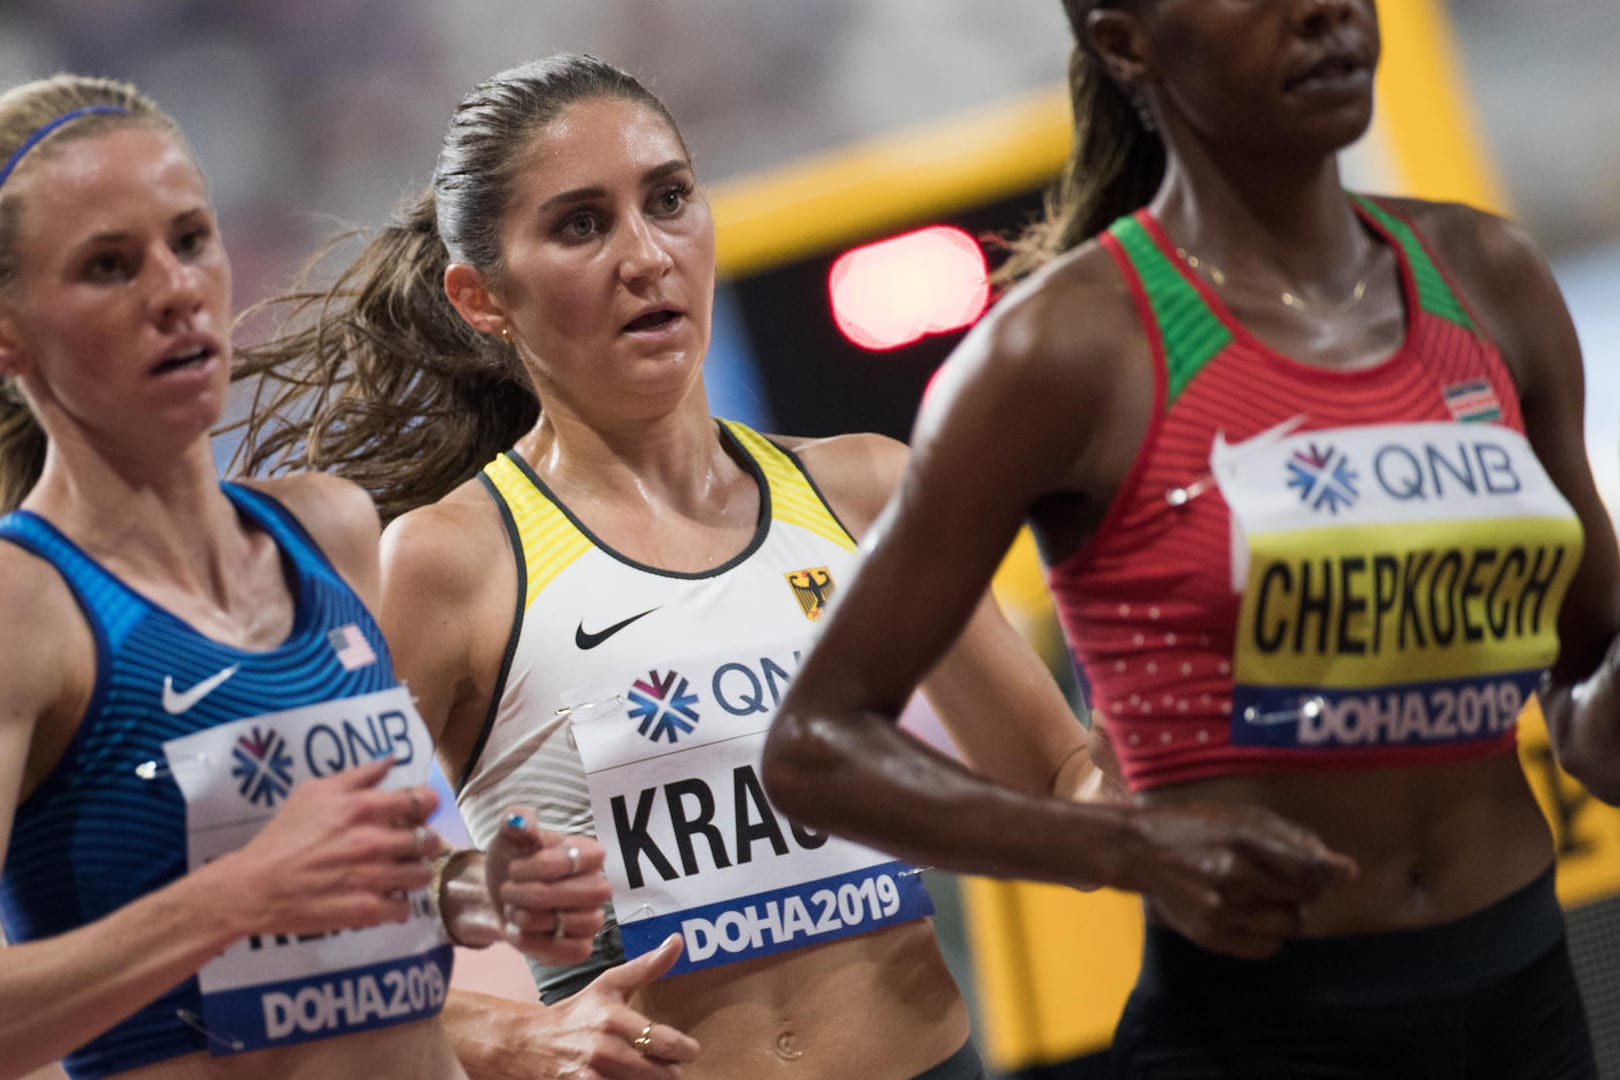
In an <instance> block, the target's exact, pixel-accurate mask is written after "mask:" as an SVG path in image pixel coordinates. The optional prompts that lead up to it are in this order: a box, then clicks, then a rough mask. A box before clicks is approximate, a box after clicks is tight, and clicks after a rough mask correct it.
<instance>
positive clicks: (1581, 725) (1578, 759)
mask: <svg viewBox="0 0 1620 1080" xmlns="http://www.w3.org/2000/svg"><path fill="white" fill-rule="evenodd" d="M1542 715H1543V717H1544V718H1545V720H1546V724H1547V741H1548V743H1549V745H1550V746H1551V749H1552V753H1553V759H1554V760H1555V761H1556V762H1557V763H1558V766H1559V768H1561V769H1563V770H1564V772H1566V773H1568V774H1569V775H1570V776H1571V777H1573V778H1574V779H1575V780H1576V781H1578V782H1579V783H1580V785H1581V786H1582V787H1584V788H1585V789H1586V790H1587V792H1588V793H1589V794H1591V796H1592V797H1593V798H1595V799H1598V800H1600V801H1602V802H1605V803H1608V804H1609V805H1610V806H1620V739H1617V738H1616V732H1615V731H1614V729H1613V726H1612V725H1608V724H1599V723H1597V721H1596V718H1595V717H1594V716H1593V715H1592V714H1591V711H1590V710H1586V711H1585V715H1582V714H1581V712H1580V711H1578V710H1576V709H1575V708H1574V707H1573V703H1572V702H1571V701H1570V700H1569V698H1568V697H1567V696H1563V697H1560V696H1554V695H1548V698H1547V700H1545V701H1544V702H1543V712H1542Z"/></svg>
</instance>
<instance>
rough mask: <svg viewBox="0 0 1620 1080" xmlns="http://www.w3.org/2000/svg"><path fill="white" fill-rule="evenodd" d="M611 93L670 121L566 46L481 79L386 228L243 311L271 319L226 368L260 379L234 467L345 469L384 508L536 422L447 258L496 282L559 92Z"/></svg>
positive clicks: (642, 91)
mask: <svg viewBox="0 0 1620 1080" xmlns="http://www.w3.org/2000/svg"><path fill="white" fill-rule="evenodd" d="M599 98H620V99H624V100H629V101H633V102H636V103H638V104H642V105H645V106H647V107H649V108H651V109H653V110H655V111H656V112H657V113H658V114H659V115H660V116H662V117H663V118H664V119H665V120H666V121H667V122H668V123H669V127H670V130H671V131H674V132H676V135H677V138H678V137H679V129H678V128H677V127H676V125H675V121H674V118H673V117H671V116H670V114H669V111H668V110H667V109H665V108H664V106H663V104H662V103H661V102H660V101H659V100H658V99H657V98H656V97H654V96H653V95H652V94H651V93H650V92H649V91H648V90H647V89H646V88H645V87H643V86H642V85H641V83H639V82H637V81H636V80H635V79H634V78H633V77H632V76H630V75H628V74H626V73H625V72H623V71H621V70H619V69H618V68H616V67H614V66H612V65H611V64H608V63H605V62H604V61H601V60H598V59H596V58H595V57H590V56H581V55H573V54H565V55H559V56H552V57H548V58H546V59H544V60H539V61H534V62H531V63H527V64H523V65H520V66H518V67H514V68H511V69H509V70H507V71H503V72H501V73H500V74H498V75H495V76H494V77H492V78H490V79H488V80H486V81H484V82H483V83H480V84H479V85H478V86H477V87H475V88H474V89H473V90H472V92H471V93H469V94H468V95H467V97H466V98H465V99H463V101H462V102H461V104H460V105H459V106H458V107H457V109H456V111H455V114H454V115H453V116H452V117H451V120H450V125H449V127H448V129H447V130H446V132H445V135H444V140H443V144H442V146H441V148H440V151H439V159H438V163H437V165H436V167H435V168H434V171H433V180H432V183H431V185H430V186H429V188H428V190H427V191H425V192H423V193H422V194H421V195H419V196H417V197H416V198H415V199H413V200H411V201H410V202H409V203H408V204H407V205H406V206H404V207H403V208H402V209H401V210H400V211H399V212H397V213H396V215H395V220H394V221H393V222H392V223H391V224H390V225H388V226H387V227H386V228H384V229H382V230H380V231H377V232H375V233H372V234H368V233H365V232H363V231H360V230H356V231H353V232H350V233H348V234H345V235H344V236H341V237H339V238H338V239H337V240H336V241H334V242H333V244H332V245H329V246H328V247H327V248H326V249H325V250H324V251H323V252H322V253H321V254H319V255H317V256H316V258H315V260H314V261H312V263H311V264H310V266H309V267H307V268H306V270H305V272H304V275H303V277H302V281H301V284H300V285H299V286H298V287H297V288H295V289H294V290H293V291H292V292H289V293H287V294H285V295H283V296H279V297H276V298H273V299H271V300H268V301H265V302H264V303H262V304H259V305H256V306H255V307H254V308H252V309H250V310H249V311H248V312H247V313H246V315H245V316H244V318H255V317H258V316H261V315H263V314H265V313H267V312H273V313H277V314H279V315H280V316H281V325H280V327H279V329H278V330H277V332H276V333H275V335H274V336H273V337H272V338H271V339H270V340H268V341H266V342H264V343H262V344H259V345H254V346H251V347H246V348H243V349H241V350H239V352H238V363H237V367H236V371H235V377H236V378H237V379H249V378H257V379H259V380H260V381H259V384H258V387H257V389H256V391H255V394H254V399H253V407H252V410H251V412H250V414H249V416H248V418H247V419H246V420H244V421H242V422H240V424H239V425H238V426H241V427H244V428H245V429H246V430H245V434H244V438H243V442H242V445H241V447H240V448H239V450H238V452H237V456H236V460H235V464H237V465H239V466H241V467H242V468H243V469H244V470H245V471H247V472H250V473H260V472H275V471H281V470H284V469H291V468H307V469H320V470H326V471H330V472H335V473H338V474H340V475H342V476H346V477H348V478H350V479H352V480H354V481H356V482H357V483H359V484H360V485H361V486H363V487H365V488H366V489H367V490H369V491H370V492H371V494H372V496H373V498H375V499H376V501H377V507H378V510H379V512H380V513H381V514H382V517H383V519H384V520H385V521H387V520H391V519H393V518H395V517H397V516H399V515H400V514H402V513H404V512H406V511H407V510H411V509H414V508H415V507H418V506H422V505H425V504H427V503H431V502H435V501H437V500H438V499H440V498H442V497H443V496H445V495H446V494H448V493H449V492H450V491H451V490H452V489H454V488H455V487H457V486H458V485H460V484H462V483H464V482H465V481H467V480H468V479H470V478H471V477H472V476H473V475H474V474H476V473H477V471H478V470H479V469H480V468H481V467H482V466H483V465H484V464H485V463H486V462H487V461H489V460H490V459H491V458H492V457H494V456H495V455H496V454H498V453H499V452H501V451H502V450H505V449H507V448H508V447H510V446H511V445H512V444H513V443H514V442H515V441H517V439H518V438H519V437H520V436H521V435H523V434H524V433H525V432H526V431H528V430H529V429H530V428H531V427H533V426H534V423H535V421H536V420H537V419H538V417H539V408H540V403H539V401H538V400H537V398H536V397H535V393H534V389H533V387H532V385H531V384H530V381H529V378H528V375H527V373H526V372H525V371H524V369H523V366H522V363H521V362H520V360H519V358H518V356H517V353H516V351H515V350H514V349H513V348H512V347H511V346H510V345H509V344H507V343H506V342H504V341H502V340H500V339H497V338H493V337H491V336H489V335H485V334H481V333H479V332H477V331H475V330H473V328H472V327H470V326H468V325H467V323H466V322H465V321H464V320H463V319H462V318H461V316H460V315H459V314H458V313H457V312H456V310H455V308H454V307H453V306H452V305H451V303H450V301H449V298H448V297H447V296H446V295H445V291H444V273H445V270H446V268H447V267H448V266H449V265H450V263H451V262H452V261H454V262H461V263H466V264H468V265H470V266H472V267H474V268H476V269H477V270H479V271H480V272H481V273H483V274H484V276H485V277H486V279H487V280H489V281H490V282H491V283H498V282H499V281H500V279H501V275H502V272H503V269H504V265H503V257H502V256H503V252H502V248H501V227H502V222H503V221H504V219H505V216H506V212H507V210H508V208H509V207H510V205H511V202H512V198H513V195H512V192H513V188H514V186H515V183H516V180H517V178H518V176H519V175H520V174H521V173H522V172H523V171H524V170H526V169H529V168H535V167H537V166H536V165H535V163H534V162H533V161H532V160H531V158H530V156H529V154H528V149H529V147H530V145H531V143H532V141H533V139H534V137H535V135H536V134H538V133H539V132H540V130H541V129H543V128H544V127H545V126H546V125H548V124H549V123H551V122H552V121H553V120H555V119H556V118H557V116H558V115H559V114H560V113H561V112H562V111H563V110H564V109H566V108H567V107H569V106H570V105H573V104H576V103H579V102H584V101H590V100H596V99H599ZM368 237H369V240H368V242H367V243H366V244H365V246H364V248H363V249H362V250H361V252H360V254H359V255H358V256H357V257H356V258H355V259H354V261H353V262H352V263H350V264H349V265H348V267H347V268H346V269H344V270H343V271H342V272H341V273H340V274H339V275H338V277H337V279H336V281H335V282H334V283H333V284H332V285H330V286H328V287H324V288H317V287H313V286H311V285H309V284H308V283H309V282H310V281H311V279H312V278H313V277H314V275H315V273H316V271H317V270H318V268H319V267H320V266H321V265H322V264H323V263H324V262H325V260H326V259H327V258H328V257H329V256H330V255H331V254H332V252H333V251H334V250H335V249H336V248H337V247H339V246H341V245H343V244H345V243H346V242H348V241H352V240H353V239H355V238H361V239H367V238H368Z"/></svg>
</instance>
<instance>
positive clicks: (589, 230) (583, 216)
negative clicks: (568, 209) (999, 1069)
mask: <svg viewBox="0 0 1620 1080" xmlns="http://www.w3.org/2000/svg"><path fill="white" fill-rule="evenodd" d="M600 231H601V220H600V219H599V218H598V217H597V216H596V215H595V214H593V213H586V212H584V211H580V212H578V213H573V214H569V215H568V216H567V217H565V218H563V219H562V220H561V221H559V222H557V229H556V233H557V235H558V236H560V237H562V238H563V239H564V240H589V239H590V238H591V237H593V236H595V235H596V234H597V233H598V232H600Z"/></svg>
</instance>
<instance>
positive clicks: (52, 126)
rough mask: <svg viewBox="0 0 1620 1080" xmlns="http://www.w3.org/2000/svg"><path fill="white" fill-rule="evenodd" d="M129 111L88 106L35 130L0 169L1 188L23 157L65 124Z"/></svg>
mask: <svg viewBox="0 0 1620 1080" xmlns="http://www.w3.org/2000/svg"><path fill="white" fill-rule="evenodd" d="M128 111H129V110H128V109H126V108H124V107H123V106H122V105H86V106H84V107H83V108H81V109H74V110H72V111H71V112H65V113H63V114H62V115H61V116H58V117H57V118H56V119H55V120H52V121H51V122H50V123H48V124H45V125H43V126H42V127H40V128H38V129H37V130H35V132H34V133H33V134H32V135H30V136H28V138H26V139H24V140H23V144H22V145H21V146H19V147H17V149H16V150H14V151H13V152H12V154H11V156H10V157H9V158H7V159H6V164H5V167H4V168H0V187H4V186H5V183H6V181H7V180H9V179H11V173H12V171H13V170H14V169H16V168H17V162H19V161H21V160H22V159H23V155H24V154H26V153H28V151H30V150H32V149H33V148H34V147H36V146H38V145H39V144H40V143H41V142H42V141H43V140H44V139H45V137H46V136H48V135H50V133H51V132H53V131H55V130H56V129H57V128H59V127H61V126H62V125H63V124H66V123H70V122H71V121H74V120H77V119H78V118H79V117H81V116H89V115H90V114H91V113H127V112H128Z"/></svg>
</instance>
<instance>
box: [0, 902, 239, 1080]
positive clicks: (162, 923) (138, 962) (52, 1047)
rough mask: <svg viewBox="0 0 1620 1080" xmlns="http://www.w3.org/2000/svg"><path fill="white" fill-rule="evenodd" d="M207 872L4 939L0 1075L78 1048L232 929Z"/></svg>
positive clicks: (0, 1079) (210, 951)
mask: <svg viewBox="0 0 1620 1080" xmlns="http://www.w3.org/2000/svg"><path fill="white" fill-rule="evenodd" d="M211 876H212V875H210V874H209V872H208V870H202V871H198V872H197V873H194V874H190V875H187V876H186V877H184V878H181V879H180V880H179V881H176V882H174V883H173V884H171V885H168V886H166V887H164V888H162V889H159V890H158V891H156V892H153V893H151V894H149V895H147V896H144V897H142V898H140V899H139V900H136V901H134V902H133V903H131V904H129V905H127V906H126V907H123V908H120V909H119V910H118V911H116V912H114V913H113V914H111V915H109V916H107V917H106V918H104V919H100V920H98V921H96V922H94V923H91V924H89V925H87V926H84V927H81V928H79V929H77V930H73V931H71V932H69V933H66V934H62V935H60V936H58V937H54V938H49V939H47V940H43V941H34V942H28V943H26V944H21V945H9V946H7V947H6V948H5V950H4V955H3V960H0V1046H4V1047H5V1048H6V1053H5V1054H3V1055H0V1059H3V1060H0V1080H11V1078H13V1077H18V1076H23V1075H26V1074H27V1073H28V1072H29V1070H31V1069H35V1068H39V1067H41V1066H43V1065H46V1064H48V1063H50V1062H52V1061H55V1060H57V1059H58V1058H61V1057H62V1056H63V1055H65V1054H67V1053H68V1052H70V1051H72V1050H74V1049H76V1048H77V1047H80V1046H82V1045H84V1044H85V1043H86V1042H89V1041H90V1040H91V1039H93V1038H95V1037H96V1036H97V1035H100V1034H101V1033H102V1032H104V1031H106V1030H107V1029H108V1028H110V1027H112V1026H113V1025H114V1024H116V1023H118V1022H119V1021H120V1020H123V1019H124V1018H126V1017H128V1016H130V1015H131V1014H132V1013H134V1012H135V1011H136V1010H137V1009H139V1008H141V1007H142V1006H143V1005H146V1004H147V1003H148V1002H150V1001H152V1000H154V999H155V998H157V997H159V996H160V995H162V994H163V993H165V992H167V991H168V990H169V989H171V988H172V987H174V986H175V985H177V984H178V983H180V982H181V981H183V980H184V979H186V978H187V977H189V976H191V975H193V974H195V973H196V972H197V971H198V970H199V969H201V968H202V966H203V965H204V964H205V963H207V962H208V961H209V960H210V959H212V958H213V957H214V956H216V955H217V954H218V953H219V952H220V951H221V950H223V949H224V948H225V947H227V946H228V945H230V944H231V943H232V942H233V941H235V940H236V939H237V938H238V937H240V936H241V930H240V926H239V925H238V921H237V919H236V914H235V913H234V912H232V911H231V909H230V907H229V905H220V904H218V903H216V902H215V901H216V890H215V889H214V888H213V885H212V883H211V881H210V878H211Z"/></svg>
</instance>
